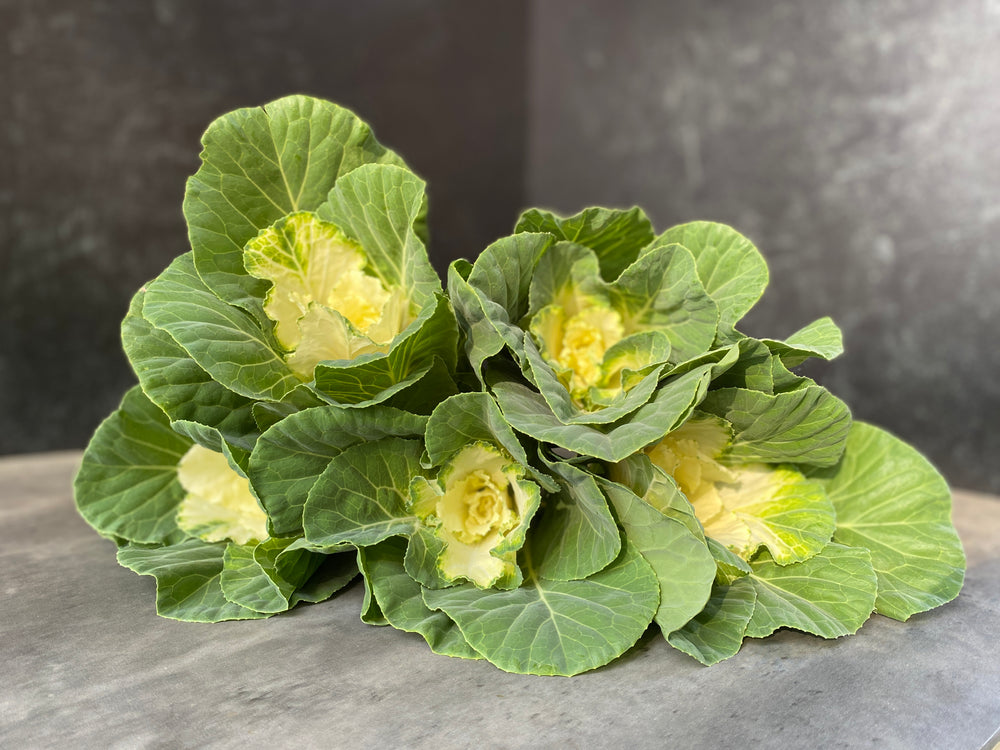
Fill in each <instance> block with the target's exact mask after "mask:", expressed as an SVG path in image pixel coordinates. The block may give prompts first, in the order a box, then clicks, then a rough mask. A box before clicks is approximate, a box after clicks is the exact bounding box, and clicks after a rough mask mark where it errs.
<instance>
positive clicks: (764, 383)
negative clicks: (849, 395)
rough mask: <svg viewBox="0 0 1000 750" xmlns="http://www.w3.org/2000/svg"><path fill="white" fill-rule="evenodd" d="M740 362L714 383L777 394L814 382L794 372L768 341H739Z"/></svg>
mask: <svg viewBox="0 0 1000 750" xmlns="http://www.w3.org/2000/svg"><path fill="white" fill-rule="evenodd" d="M737 346H739V349H740V359H739V362H737V363H736V364H734V365H733V366H732V367H730V368H729V369H728V370H726V372H725V373H723V375H722V376H721V377H719V378H716V380H715V381H714V382H713V383H712V387H713V388H717V389H720V388H744V389H748V390H752V391H760V392H761V393H767V394H774V393H784V392H786V391H792V390H795V389H796V388H804V387H807V386H809V385H814V382H813V381H811V380H809V379H808V378H804V377H800V376H798V375H795V374H794V373H792V372H791V371H790V370H789V369H788V367H787V366H786V365H785V363H784V361H783V360H782V359H781V357H780V356H778V355H777V354H773V353H772V352H771V349H770V348H769V347H768V345H767V343H766V342H763V341H758V340H756V339H752V338H750V337H749V336H747V337H744V338H741V339H739V340H738V343H737Z"/></svg>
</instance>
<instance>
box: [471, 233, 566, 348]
mask: <svg viewBox="0 0 1000 750" xmlns="http://www.w3.org/2000/svg"><path fill="white" fill-rule="evenodd" d="M552 244H553V238H552V235H550V234H515V235H511V236H510V237H503V238H501V239H499V240H497V241H496V242H494V243H493V244H492V245H490V246H489V247H487V248H486V249H485V250H483V252H482V253H480V255H479V257H478V258H476V262H475V264H474V265H473V267H472V271H471V272H470V273H469V279H468V283H469V286H470V287H472V289H473V290H474V291H475V292H476V294H477V295H478V296H479V302H480V305H481V307H482V310H483V313H484V315H485V317H486V319H487V320H488V321H490V323H492V325H493V327H494V329H495V330H496V331H497V333H498V334H500V336H501V337H502V338H503V340H504V342H505V343H506V344H507V346H508V347H509V348H510V350H511V351H512V352H513V353H514V355H515V356H517V357H519V356H520V350H521V344H522V342H523V340H524V331H523V330H522V329H521V327H520V325H519V323H520V320H521V319H522V318H523V317H524V316H525V315H527V314H528V294H529V288H530V285H531V279H532V276H533V275H534V273H535V267H536V266H537V265H538V261H539V259H540V258H541V257H542V255H543V254H544V253H545V252H546V251H547V250H548V248H549V247H550V246H551V245H552ZM465 327H466V328H467V329H468V330H473V329H469V328H468V326H465ZM484 346H485V344H484ZM487 349H489V347H487Z"/></svg>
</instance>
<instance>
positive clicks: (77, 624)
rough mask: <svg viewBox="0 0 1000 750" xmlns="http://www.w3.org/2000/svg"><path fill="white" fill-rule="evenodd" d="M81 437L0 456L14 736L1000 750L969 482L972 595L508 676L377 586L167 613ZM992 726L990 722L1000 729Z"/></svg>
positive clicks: (992, 649)
mask: <svg viewBox="0 0 1000 750" xmlns="http://www.w3.org/2000/svg"><path fill="white" fill-rule="evenodd" d="M78 461H79V454H78V453H55V454H43V455H35V456H23V457H10V458H4V459H0V527H2V529H3V537H2V538H3V541H2V542H0V562H2V573H0V593H2V600H0V645H2V649H3V664H4V673H3V681H2V685H0V747H9V748H33V747H56V746H61V747H73V748H78V747H84V748H90V747H96V748H189V747H190V748H195V747H197V748H203V747H209V748H230V747H232V748H255V747H292V746H295V747H301V748H311V747H323V748H340V747H344V748H369V747H371V748H375V747H394V748H411V747H433V748H452V747H454V748H464V747H475V748H494V747H497V748H508V747H509V748H519V747H533V748H546V747H559V748H588V750H589V748H603V747H608V748H612V747H613V748H619V747H630V748H631V747H656V748H712V749H713V750H725V749H727V748H739V749H740V750H745V748H748V747H754V746H770V747H779V748H782V750H796V749H798V748H810V749H813V748H880V749H883V750H884V749H885V748H901V749H905V750H913V749H914V748H933V749H934V750H942V749H945V750H947V749H949V748H955V749H956V750H979V749H980V748H983V747H992V746H993V743H994V742H996V738H995V737H994V734H995V733H996V732H997V730H998V728H1000V658H998V657H997V655H996V654H997V643H998V642H1000V501H998V500H997V499H995V498H991V497H987V496H983V495H975V494H972V493H966V492H956V493H955V506H954V507H955V523H956V525H957V527H958V530H959V533H960V534H961V536H962V540H963V542H964V544H965V548H966V553H967V555H968V560H969V570H968V575H967V578H966V584H965V588H964V590H963V592H962V594H961V596H960V597H959V598H958V599H957V600H956V601H954V602H952V603H951V604H948V605H946V606H944V607H942V608H940V609H938V610H935V611H933V612H929V613H925V614H923V615H917V616H915V617H913V618H912V619H911V620H910V621H909V622H908V623H899V622H895V621H893V620H889V619H887V618H885V617H881V616H874V617H873V618H872V619H871V620H870V621H869V622H868V623H866V624H865V626H864V627H863V628H862V629H861V631H860V632H859V633H858V634H857V635H855V636H852V637H849V638H841V639H838V640H833V641H825V640H822V639H819V638H815V637H813V636H808V635H804V634H800V633H795V632H791V631H787V632H781V633H779V634H777V635H776V636H773V637H770V638H767V639H764V640H750V641H748V642H747V643H746V644H745V645H744V647H743V650H742V651H741V652H740V653H739V654H737V655H736V656H735V657H733V658H732V659H729V660H727V661H724V662H722V663H720V664H718V665H716V666H714V667H709V668H706V667H703V666H701V665H699V664H698V663H697V662H695V661H693V660H692V659H690V658H689V657H687V656H685V655H684V654H682V653H680V652H678V651H674V650H673V649H671V648H670V647H669V646H668V645H667V643H666V642H665V641H664V640H663V638H662V637H661V636H659V635H658V634H655V633H653V632H652V631H651V632H649V633H647V634H646V635H645V636H644V637H643V638H642V639H641V640H640V641H639V644H638V645H637V646H636V647H635V648H634V649H633V650H632V651H630V652H629V653H628V654H626V656H625V657H623V658H621V659H619V660H618V661H616V662H615V663H613V664H612V665H610V666H608V667H605V668H603V669H600V670H597V671H595V672H591V673H587V674H583V675H579V676H577V677H573V678H564V677H528V676H521V675H511V674H506V673H504V672H501V671H499V670H497V669H496V668H494V667H492V666H491V665H490V664H488V663H486V662H469V661H462V660H458V659H450V658H447V657H443V656H436V655H434V654H432V653H431V652H430V651H429V650H428V648H427V646H426V644H425V643H424V642H423V641H422V640H421V639H420V637H419V636H416V635H412V636H411V635H410V634H405V633H401V632H399V631H396V630H392V629H389V628H377V627H370V626H367V625H364V624H363V623H362V622H361V620H360V619H359V612H360V609H361V599H362V591H361V590H360V587H359V586H357V585H354V586H352V587H350V588H349V589H347V590H346V591H344V592H343V593H341V594H340V595H338V596H336V597H335V598H334V599H333V600H331V601H329V602H326V603H323V604H318V605H311V606H301V607H299V608H297V609H296V610H293V611H292V612H289V613H287V614H284V615H279V616H277V617H274V618H272V619H270V620H260V621H247V622H229V623H219V624H214V625H202V624H190V623H181V622H174V621H171V620H165V619H161V618H158V617H157V616H156V615H155V613H154V606H153V604H154V584H153V580H152V579H151V578H148V577H140V576H137V575H135V574H134V573H132V572H131V571H129V570H126V569H124V568H121V567H119V566H118V564H117V563H116V561H115V555H114V546H113V545H112V544H111V542H108V541H106V540H104V539H101V538H100V537H99V536H97V534H96V533H94V532H93V531H92V530H91V529H90V528H89V527H88V526H87V525H86V524H85V523H84V522H83V521H82V520H81V519H80V518H79V517H78V516H77V515H76V512H75V510H74V508H73V501H72V494H71V480H72V476H73V473H74V472H75V470H76V466H77V463H78ZM991 738H993V739H992V740H991Z"/></svg>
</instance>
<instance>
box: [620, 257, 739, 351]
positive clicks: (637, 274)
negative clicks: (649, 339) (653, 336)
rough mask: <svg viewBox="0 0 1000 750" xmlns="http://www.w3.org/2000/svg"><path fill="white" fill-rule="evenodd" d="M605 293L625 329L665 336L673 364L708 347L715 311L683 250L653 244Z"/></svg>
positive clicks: (713, 338)
mask: <svg viewBox="0 0 1000 750" xmlns="http://www.w3.org/2000/svg"><path fill="white" fill-rule="evenodd" d="M609 291H610V292H611V296H612V299H613V300H614V303H615V306H616V307H617V308H618V309H620V310H621V311H622V312H623V314H624V316H625V319H626V325H628V326H629V327H630V328H632V329H635V330H660V331H663V332H664V333H665V334H666V335H667V337H668V338H669V339H670V349H671V351H670V358H671V361H673V362H683V361H684V360H687V359H691V358H692V357H697V356H698V355H699V354H702V353H704V352H705V351H707V350H708V349H710V348H711V346H712V342H713V341H714V340H715V333H716V328H717V327H718V321H719V308H718V305H717V304H716V302H715V301H714V300H713V299H712V297H710V296H709V295H708V294H707V293H706V291H705V288H704V287H703V286H702V284H701V281H699V279H698V274H697V273H696V270H695V262H694V258H693V257H692V256H691V253H690V252H689V251H688V250H687V249H686V248H684V247H683V246H681V245H677V244H663V243H661V242H660V241H657V242H655V243H653V245H652V246H651V247H649V248H647V249H646V250H644V251H643V254H642V257H640V258H639V259H638V260H637V261H636V262H635V263H633V264H632V265H631V266H629V267H628V268H627V269H625V271H624V272H623V273H622V275H621V276H620V277H619V279H618V281H617V282H615V283H614V284H613V285H612V286H611V287H610V290H609Z"/></svg>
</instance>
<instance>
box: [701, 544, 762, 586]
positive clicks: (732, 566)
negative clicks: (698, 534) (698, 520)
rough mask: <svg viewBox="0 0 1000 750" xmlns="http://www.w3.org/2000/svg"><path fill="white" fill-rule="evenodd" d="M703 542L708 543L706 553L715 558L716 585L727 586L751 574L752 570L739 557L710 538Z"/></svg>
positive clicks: (748, 564)
mask: <svg viewBox="0 0 1000 750" xmlns="http://www.w3.org/2000/svg"><path fill="white" fill-rule="evenodd" d="M705 541H706V542H707V543H708V551H709V552H711V553H712V557H714V558H715V565H716V567H717V570H716V573H715V581H716V583H719V584H721V585H727V584H730V583H732V582H733V581H735V580H737V579H739V578H743V577H744V576H747V575H749V574H750V573H751V572H752V570H753V569H752V568H751V567H750V563H748V562H747V561H746V560H744V559H743V558H742V557H740V556H739V555H737V554H735V553H733V552H732V551H730V550H729V549H728V548H726V547H723V546H722V545H721V544H719V543H718V542H717V541H715V540H714V539H712V538H711V537H706V538H705Z"/></svg>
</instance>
